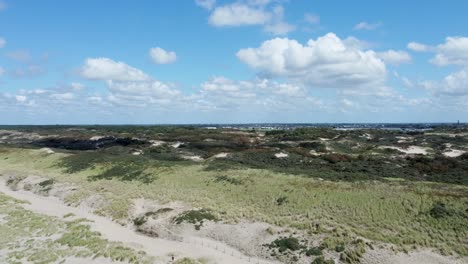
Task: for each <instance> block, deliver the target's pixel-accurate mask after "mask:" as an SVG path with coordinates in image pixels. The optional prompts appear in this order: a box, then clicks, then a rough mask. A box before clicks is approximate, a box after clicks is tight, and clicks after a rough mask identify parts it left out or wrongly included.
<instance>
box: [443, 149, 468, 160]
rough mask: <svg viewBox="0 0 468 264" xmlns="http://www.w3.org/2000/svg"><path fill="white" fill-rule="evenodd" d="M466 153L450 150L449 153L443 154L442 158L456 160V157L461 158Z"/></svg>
mask: <svg viewBox="0 0 468 264" xmlns="http://www.w3.org/2000/svg"><path fill="white" fill-rule="evenodd" d="M465 152H466V151H463V150H457V149H451V150H449V151H446V152H444V153H443V154H444V156H447V157H451V158H456V157H458V156H461V155H463V154H464V153H465Z"/></svg>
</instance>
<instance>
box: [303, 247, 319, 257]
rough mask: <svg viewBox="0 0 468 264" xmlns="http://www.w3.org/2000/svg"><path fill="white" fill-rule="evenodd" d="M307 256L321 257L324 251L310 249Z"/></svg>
mask: <svg viewBox="0 0 468 264" xmlns="http://www.w3.org/2000/svg"><path fill="white" fill-rule="evenodd" d="M305 254H306V256H308V257H309V256H321V255H322V254H323V252H322V250H321V249H320V248H318V247H313V248H309V249H308V250H307V251H306V253H305Z"/></svg>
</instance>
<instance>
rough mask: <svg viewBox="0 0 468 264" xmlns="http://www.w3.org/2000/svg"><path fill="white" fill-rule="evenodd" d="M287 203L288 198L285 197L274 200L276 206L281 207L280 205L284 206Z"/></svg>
mask: <svg viewBox="0 0 468 264" xmlns="http://www.w3.org/2000/svg"><path fill="white" fill-rule="evenodd" d="M287 202H288V197H286V196H281V197H279V198H278V199H276V204H277V205H278V206H281V205H283V204H285V203H287Z"/></svg>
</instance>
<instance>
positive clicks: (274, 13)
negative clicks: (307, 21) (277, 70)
mask: <svg viewBox="0 0 468 264" xmlns="http://www.w3.org/2000/svg"><path fill="white" fill-rule="evenodd" d="M270 3H271V1H269V0H247V1H243V2H240V1H238V2H234V3H230V4H226V5H223V6H218V7H216V8H215V9H214V10H213V12H212V13H211V15H210V17H209V19H208V21H209V23H210V24H211V25H213V26H216V27H234V26H252V25H261V26H263V29H264V30H265V31H266V32H269V33H272V34H274V35H285V34H287V33H289V32H291V31H293V30H295V28H296V27H295V26H294V25H292V24H289V23H287V22H286V21H284V8H283V7H282V6H281V5H276V6H273V7H270V6H269V4H270Z"/></svg>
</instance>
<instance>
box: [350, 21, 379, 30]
mask: <svg viewBox="0 0 468 264" xmlns="http://www.w3.org/2000/svg"><path fill="white" fill-rule="evenodd" d="M381 26H382V23H380V22H378V23H368V22H360V23H358V24H357V25H356V26H354V30H375V29H377V28H379V27H381Z"/></svg>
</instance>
